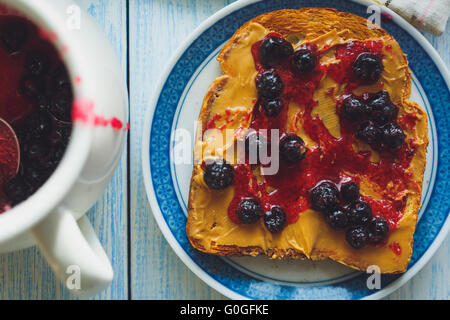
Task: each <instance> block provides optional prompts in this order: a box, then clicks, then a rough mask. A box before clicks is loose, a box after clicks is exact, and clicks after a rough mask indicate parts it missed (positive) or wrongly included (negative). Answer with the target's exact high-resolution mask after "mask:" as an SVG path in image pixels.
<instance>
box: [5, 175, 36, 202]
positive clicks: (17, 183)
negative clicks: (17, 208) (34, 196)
mask: <svg viewBox="0 0 450 320" xmlns="http://www.w3.org/2000/svg"><path fill="white" fill-rule="evenodd" d="M3 191H4V193H5V195H6V197H7V199H8V200H9V201H11V203H12V204H13V205H16V204H18V203H19V202H22V201H23V200H25V199H26V198H28V197H29V195H30V186H29V185H28V184H27V182H26V181H25V180H24V179H23V178H22V177H20V176H16V177H15V178H13V179H12V180H10V181H9V182H8V183H7V184H6V185H5V187H4V190H3Z"/></svg>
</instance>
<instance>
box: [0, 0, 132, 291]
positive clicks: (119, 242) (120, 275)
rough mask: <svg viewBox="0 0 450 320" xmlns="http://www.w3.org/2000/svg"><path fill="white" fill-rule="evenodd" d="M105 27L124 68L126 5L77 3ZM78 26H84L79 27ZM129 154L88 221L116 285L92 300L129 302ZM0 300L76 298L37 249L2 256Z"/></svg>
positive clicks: (97, 1) (116, 0)
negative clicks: (124, 300)
mask: <svg viewBox="0 0 450 320" xmlns="http://www.w3.org/2000/svg"><path fill="white" fill-rule="evenodd" d="M76 2H77V3H78V4H79V5H80V7H81V8H83V9H85V10H87V11H88V12H89V13H90V14H91V15H92V16H93V17H94V19H95V20H97V22H98V23H99V24H100V25H101V26H102V27H103V29H104V30H105V33H106V34H107V36H108V38H109V40H110V41H111V43H112V44H113V46H114V48H115V49H116V53H117V55H118V57H119V58H120V62H121V64H122V68H123V70H124V71H125V70H126V68H127V43H128V42H127V30H126V22H127V20H126V18H127V11H126V3H125V2H124V1H119V0H114V1H107V0H106V1H105V0H95V1H88V0H77V1H76ZM81 23H82V22H81ZM127 216H128V215H127V155H126V153H124V154H123V156H122V159H121V162H120V165H119V167H118V169H117V170H116V171H115V174H114V176H113V178H112V180H111V183H110V184H109V186H108V188H107V189H106V190H105V192H104V194H103V196H102V198H101V199H99V201H98V202H97V204H96V205H95V206H94V207H93V208H92V209H91V210H90V211H89V213H88V217H89V218H90V221H91V223H92V225H93V227H94V230H95V231H96V233H97V234H98V236H99V239H100V242H101V243H102V245H103V247H104V248H105V251H106V253H107V254H108V256H109V257H110V258H111V260H112V265H113V268H114V274H115V277H114V281H113V283H112V285H111V287H109V288H108V289H107V290H106V291H104V292H102V293H100V294H98V295H97V296H96V297H94V298H93V299H127V298H128V268H127V265H128V262H127V261H128V251H127ZM0 299H76V297H74V296H73V295H71V294H70V292H69V290H67V289H65V287H64V286H63V285H62V284H61V283H60V282H59V281H58V280H57V279H55V277H54V275H53V273H52V271H51V269H50V267H49V266H48V264H47V262H46V261H45V259H44V258H43V256H42V254H41V253H40V252H39V250H38V249H37V248H31V249H27V250H22V251H19V252H14V253H11V254H3V255H0Z"/></svg>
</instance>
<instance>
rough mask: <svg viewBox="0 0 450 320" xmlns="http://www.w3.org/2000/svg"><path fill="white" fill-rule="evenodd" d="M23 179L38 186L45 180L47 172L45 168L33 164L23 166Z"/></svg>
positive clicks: (34, 186)
mask: <svg viewBox="0 0 450 320" xmlns="http://www.w3.org/2000/svg"><path fill="white" fill-rule="evenodd" d="M24 171H25V179H26V180H27V181H28V182H29V183H30V184H31V186H33V188H34V189H37V188H39V187H40V186H42V184H43V183H44V182H45V181H46V180H47V178H48V176H49V174H48V172H47V170H45V169H43V168H39V167H34V166H27V167H25V170H24Z"/></svg>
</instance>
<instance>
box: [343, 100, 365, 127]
mask: <svg viewBox="0 0 450 320" xmlns="http://www.w3.org/2000/svg"><path fill="white" fill-rule="evenodd" d="M342 113H343V115H344V117H345V118H346V119H347V120H349V121H352V122H355V121H359V120H361V118H362V117H363V115H364V106H363V104H362V103H361V101H360V100H359V99H358V98H357V97H355V96H349V97H347V98H345V100H344V101H343V103H342Z"/></svg>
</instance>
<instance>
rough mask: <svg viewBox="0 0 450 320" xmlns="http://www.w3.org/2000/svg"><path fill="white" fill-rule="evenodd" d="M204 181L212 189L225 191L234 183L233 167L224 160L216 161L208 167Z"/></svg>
mask: <svg viewBox="0 0 450 320" xmlns="http://www.w3.org/2000/svg"><path fill="white" fill-rule="evenodd" d="M203 179H204V181H205V183H206V184H207V185H208V186H209V187H210V188H211V189H215V190H219V189H225V188H226V187H228V186H229V185H231V184H232V183H233V179H234V171H233V167H232V166H231V165H230V164H228V163H227V162H226V161H225V160H223V159H219V160H215V161H213V162H210V163H208V164H207V165H206V167H205V173H204V175H203Z"/></svg>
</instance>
